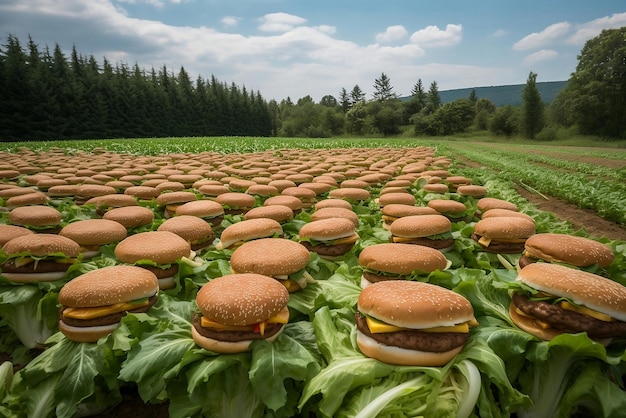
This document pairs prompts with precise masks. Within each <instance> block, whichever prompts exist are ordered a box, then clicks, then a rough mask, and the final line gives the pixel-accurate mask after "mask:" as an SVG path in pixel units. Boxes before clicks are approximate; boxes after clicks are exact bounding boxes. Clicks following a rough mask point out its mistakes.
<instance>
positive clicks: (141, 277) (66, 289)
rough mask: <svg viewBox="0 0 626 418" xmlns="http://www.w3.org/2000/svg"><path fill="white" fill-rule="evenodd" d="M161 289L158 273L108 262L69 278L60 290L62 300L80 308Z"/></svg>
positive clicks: (139, 297)
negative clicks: (108, 264)
mask: <svg viewBox="0 0 626 418" xmlns="http://www.w3.org/2000/svg"><path fill="white" fill-rule="evenodd" d="M158 290H159V284H158V282H157V278H156V276H155V275H154V274H153V273H151V272H150V271H148V270H146V269H143V268H141V267H135V266H109V267H102V268H99V269H97V270H91V271H89V272H87V273H84V274H82V275H80V276H78V277H76V278H75V279H73V280H71V281H69V282H67V283H66V284H65V285H64V286H63V287H62V288H61V291H60V292H59V303H60V304H62V305H64V306H68V307H80V308H87V307H96V306H106V305H113V304H116V303H121V302H129V301H131V300H136V299H142V298H145V297H150V296H153V295H154V294H156V293H157V292H158Z"/></svg>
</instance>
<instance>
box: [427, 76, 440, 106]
mask: <svg viewBox="0 0 626 418" xmlns="http://www.w3.org/2000/svg"><path fill="white" fill-rule="evenodd" d="M439 106H441V97H440V96H439V86H438V85H437V82H436V81H433V82H432V83H430V88H429V89H428V93H427V94H426V111H427V113H435V112H436V111H437V109H439Z"/></svg>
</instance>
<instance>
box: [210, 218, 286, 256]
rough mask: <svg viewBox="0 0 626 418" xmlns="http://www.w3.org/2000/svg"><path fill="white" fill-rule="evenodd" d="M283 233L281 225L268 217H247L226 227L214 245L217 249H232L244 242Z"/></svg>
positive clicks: (279, 235)
mask: <svg viewBox="0 0 626 418" xmlns="http://www.w3.org/2000/svg"><path fill="white" fill-rule="evenodd" d="M282 235H283V227H282V226H280V223H278V221H275V220H274V219H270V218H258V219H247V220H243V221H240V222H237V223H234V224H232V225H229V226H228V227H226V228H225V229H224V230H223V231H222V234H221V236H220V241H219V242H218V243H217V244H216V245H215V248H216V249H218V250H224V249H227V248H229V249H234V248H236V247H238V246H240V245H241V244H243V243H244V242H247V241H251V240H254V239H259V238H272V237H274V238H276V237H281V236H282Z"/></svg>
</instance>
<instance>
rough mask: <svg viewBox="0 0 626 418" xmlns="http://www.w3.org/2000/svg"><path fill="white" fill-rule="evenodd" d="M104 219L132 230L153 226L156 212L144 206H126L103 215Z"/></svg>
mask: <svg viewBox="0 0 626 418" xmlns="http://www.w3.org/2000/svg"><path fill="white" fill-rule="evenodd" d="M102 219H107V220H109V221H115V222H117V223H119V224H121V225H122V226H124V228H126V229H127V230H131V229H135V228H138V227H141V226H144V225H150V224H152V222H153V221H154V212H152V211H151V210H150V209H148V208H146V207H144V206H125V207H122V208H114V209H111V210H109V211H107V213H105V214H104V215H102Z"/></svg>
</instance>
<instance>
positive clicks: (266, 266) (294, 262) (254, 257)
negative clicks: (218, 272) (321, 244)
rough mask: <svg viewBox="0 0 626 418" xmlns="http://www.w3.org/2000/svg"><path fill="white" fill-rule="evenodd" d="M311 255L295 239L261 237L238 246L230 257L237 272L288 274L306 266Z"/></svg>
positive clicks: (273, 275) (266, 274)
mask: <svg viewBox="0 0 626 418" xmlns="http://www.w3.org/2000/svg"><path fill="white" fill-rule="evenodd" d="M310 257H311V254H310V253H309V251H308V250H307V249H306V248H305V247H304V246H303V245H302V244H299V243H297V242H295V241H291V240H289V239H285V238H261V239H256V240H253V241H249V242H246V243H244V244H242V245H241V246H240V247H238V248H237V249H236V250H235V251H234V252H233V254H232V255H231V257H230V266H231V268H232V270H233V271H234V272H236V273H258V274H263V275H265V276H271V277H276V276H287V275H289V274H291V273H295V272H297V271H299V270H302V269H303V268H304V267H306V265H307V264H308V262H309V259H310Z"/></svg>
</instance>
